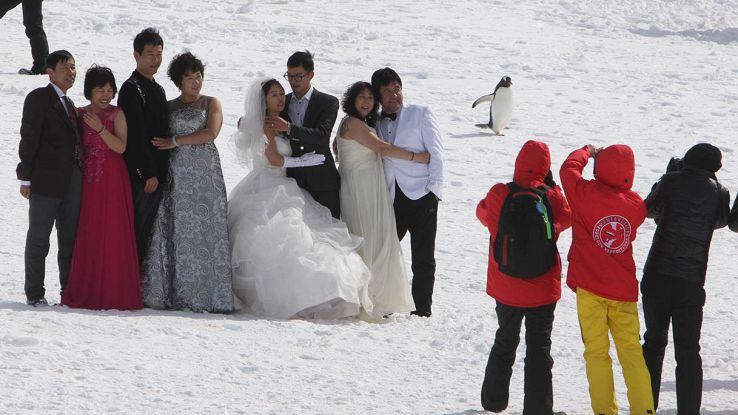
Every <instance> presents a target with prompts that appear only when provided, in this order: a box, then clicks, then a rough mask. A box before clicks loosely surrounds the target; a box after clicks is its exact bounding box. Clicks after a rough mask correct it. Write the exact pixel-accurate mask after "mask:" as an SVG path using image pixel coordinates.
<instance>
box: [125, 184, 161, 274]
mask: <svg viewBox="0 0 738 415" xmlns="http://www.w3.org/2000/svg"><path fill="white" fill-rule="evenodd" d="M162 191H163V190H162V183H159V187H157V188H156V190H155V191H153V192H152V193H145V192H144V183H138V182H134V183H131V192H132V193H133V224H134V230H135V232H136V247H137V251H138V263H139V264H141V263H143V260H144V256H145V255H146V251H148V250H149V240H150V239H151V229H152V227H153V226H154V220H155V219H156V213H157V212H158V211H159V203H160V202H161V194H162Z"/></svg>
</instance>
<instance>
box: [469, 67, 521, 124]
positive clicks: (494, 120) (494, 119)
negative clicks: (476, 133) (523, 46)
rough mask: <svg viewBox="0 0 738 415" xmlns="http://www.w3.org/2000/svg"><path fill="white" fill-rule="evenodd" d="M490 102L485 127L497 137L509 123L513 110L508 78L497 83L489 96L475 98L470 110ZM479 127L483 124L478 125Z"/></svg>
mask: <svg viewBox="0 0 738 415" xmlns="http://www.w3.org/2000/svg"><path fill="white" fill-rule="evenodd" d="M487 101H492V104H490V107H489V124H487V126H488V127H489V128H491V129H492V131H494V132H495V133H496V134H497V135H505V134H502V130H504V129H505V128H506V127H507V125H508V124H509V123H510V118H511V117H512V109H513V92H512V79H510V77H509V76H503V77H502V79H500V82H498V83H497V86H496V87H495V91H494V92H493V93H491V94H489V95H484V96H481V97H479V98H477V100H476V101H474V103H473V104H472V108H474V107H476V106H477V105H478V104H481V103H482V102H487ZM479 125H480V126H482V125H484V124H479Z"/></svg>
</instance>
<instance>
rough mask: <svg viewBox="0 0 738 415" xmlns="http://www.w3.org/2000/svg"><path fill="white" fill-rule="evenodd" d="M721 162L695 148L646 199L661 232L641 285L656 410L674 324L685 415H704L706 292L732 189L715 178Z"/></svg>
mask: <svg viewBox="0 0 738 415" xmlns="http://www.w3.org/2000/svg"><path fill="white" fill-rule="evenodd" d="M721 158H722V154H721V153H720V149H718V148H717V147H715V146H712V145H710V144H706V143H702V144H697V145H695V146H693V147H692V148H690V149H689V151H687V153H686V154H685V155H684V158H682V159H681V160H680V159H677V158H673V159H671V161H670V162H669V167H667V171H666V174H664V175H663V176H662V177H661V179H660V180H659V181H658V182H657V183H656V184H654V186H653V188H652V189H651V193H650V194H649V195H648V197H647V198H646V206H647V207H648V217H650V218H653V219H654V220H655V221H656V224H657V227H656V232H655V233H654V236H653V243H652V245H651V250H650V251H649V253H648V259H647V260H646V265H645V266H644V268H643V279H642V281H641V293H642V295H643V315H644V320H645V322H646V333H645V334H644V340H645V341H644V343H643V356H644V358H645V360H646V365H647V366H648V370H649V372H650V374H651V388H652V390H653V397H654V407H658V402H659V389H660V387H661V368H662V365H663V361H664V352H665V349H666V344H667V342H668V334H669V320H671V325H672V329H673V331H674V334H673V337H674V355H675V357H676V361H677V367H676V392H677V410H678V411H679V414H680V415H687V414H695V415H698V414H699V413H700V405H701V403H702V358H701V357H700V353H699V352H700V331H701V329H702V308H703V306H704V305H705V290H704V288H703V287H704V285H705V274H706V272H707V259H708V254H709V250H710V242H711V240H712V234H713V231H714V230H715V229H718V228H722V227H724V226H725V225H726V224H727V222H728V213H729V212H728V210H729V207H730V206H729V204H730V196H729V194H728V190H727V189H725V188H724V187H723V186H722V185H721V184H720V183H718V181H717V177H716V176H715V173H716V172H717V171H718V170H719V169H720V167H721Z"/></svg>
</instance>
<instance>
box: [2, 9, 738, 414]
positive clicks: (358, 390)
mask: <svg viewBox="0 0 738 415" xmlns="http://www.w3.org/2000/svg"><path fill="white" fill-rule="evenodd" d="M105 3H108V2H104V3H103V4H102V5H101V4H100V3H99V2H87V1H81V0H69V1H64V2H62V1H46V2H44V9H45V27H46V32H47V34H48V36H49V43H50V48H51V49H52V50H54V49H68V50H69V51H71V52H72V53H73V54H74V56H75V58H76V61H77V67H78V70H79V75H78V78H77V84H76V85H75V87H74V88H73V89H72V90H71V91H70V95H71V96H72V97H73V98H74V99H75V101H76V102H77V103H78V104H83V103H84V102H85V100H84V98H83V96H82V84H83V72H84V70H85V69H86V68H87V67H89V66H90V65H91V64H93V63H98V64H104V65H108V66H110V67H111V68H112V69H113V70H114V71H115V73H116V75H117V77H118V81H119V82H122V81H123V80H125V78H127V77H128V75H129V74H130V72H131V71H132V70H133V67H134V61H133V58H132V56H131V55H132V39H133V36H134V35H135V34H136V33H138V32H139V31H140V30H141V29H143V28H144V27H147V26H155V27H158V28H159V29H160V30H161V33H162V36H163V37H164V40H165V49H164V55H165V58H164V59H165V64H164V65H163V66H162V70H161V71H160V74H159V76H158V77H157V79H158V81H159V82H160V83H161V84H162V85H163V86H164V87H165V89H166V90H167V94H168V96H169V97H175V96H176V94H177V91H176V88H175V87H174V85H173V84H172V83H171V82H170V81H169V80H167V79H166V77H165V75H164V72H165V67H166V65H167V63H168V61H169V60H170V59H171V57H172V56H173V55H174V54H175V53H177V52H180V51H182V50H183V49H189V50H191V51H192V52H193V53H195V54H196V55H198V56H199V57H201V58H202V59H203V61H204V62H205V63H206V64H207V69H206V74H205V75H206V76H205V87H204V92H205V93H206V94H209V95H214V96H217V97H219V98H220V99H221V100H222V102H223V107H224V111H225V126H224V128H223V130H222V132H221V136H220V138H219V139H218V140H217V144H218V146H219V147H220V150H221V158H222V161H223V171H224V174H225V176H226V183H227V185H228V187H229V189H230V188H232V187H233V186H234V185H235V184H236V183H237V182H238V180H239V179H240V178H241V177H243V176H244V175H245V174H246V171H245V170H244V169H243V168H242V167H240V166H239V165H238V164H237V162H236V159H235V156H234V154H233V153H232V152H231V150H230V149H229V146H228V137H229V136H230V134H231V133H232V132H233V130H234V128H235V121H236V119H237V118H238V116H239V114H240V112H241V108H242V105H243V102H242V101H243V92H244V90H245V88H246V86H247V85H248V84H249V82H250V81H251V80H252V79H253V78H254V77H256V76H264V75H270V76H275V77H279V76H280V75H281V74H282V73H284V70H285V62H286V59H287V57H288V56H289V55H290V54H291V53H292V52H293V51H295V50H299V49H305V48H307V49H309V50H311V51H312V52H314V53H315V59H316V76H315V79H314V85H315V86H316V87H317V88H318V89H321V90H323V91H326V92H329V93H332V94H334V95H337V96H340V95H341V94H342V92H343V90H344V89H345V87H346V86H347V85H348V84H350V83H352V82H354V81H356V80H360V79H364V80H368V79H369V77H370V75H371V73H372V72H373V71H374V70H375V69H377V68H380V67H383V66H392V67H393V68H395V69H396V70H397V71H398V72H399V73H400V75H401V76H402V77H403V83H404V91H405V100H406V102H418V103H426V104H429V105H430V106H431V107H432V108H433V110H434V112H435V114H436V116H437V118H438V120H439V122H440V125H441V127H442V129H443V131H444V133H445V137H444V138H445V147H446V184H445V189H444V201H443V203H442V205H441V207H440V210H439V229H438V239H437V263H438V270H437V283H436V294H435V297H434V298H435V304H434V315H433V317H432V318H431V319H421V318H411V317H409V316H395V317H392V318H391V319H390V321H388V322H387V323H386V324H380V325H377V324H368V323H364V322H361V321H355V320H348V321H337V322H309V321H275V320H265V319H259V318H255V317H253V316H251V315H248V314H235V315H229V316H223V315H207V314H192V313H187V312H159V311H152V310H143V311H138V312H117V311H109V312H94V311H85V310H72V309H67V308H63V307H50V308H45V309H32V308H30V307H27V306H26V305H25V304H24V299H25V298H24V295H23V245H24V240H25V232H26V229H27V219H26V217H27V216H26V215H27V204H26V201H25V200H24V199H22V198H21V197H20V195H19V194H18V182H17V180H15V174H14V170H15V166H16V163H17V162H18V156H17V148H18V146H17V144H18V140H19V136H18V128H19V125H20V118H21V109H22V104H23V99H24V97H25V95H26V94H27V93H28V92H29V91H30V90H31V89H33V88H36V87H39V86H43V85H45V84H46V82H47V79H46V77H45V76H36V77H26V76H18V75H14V73H15V72H16V71H17V70H18V68H19V67H21V66H25V67H29V66H30V51H29V47H28V42H27V39H26V38H25V36H24V34H23V26H22V15H21V10H20V7H18V8H17V9H16V10H13V11H11V12H10V13H8V14H7V15H6V17H5V18H4V19H3V20H2V21H1V25H2V26H1V27H2V29H1V32H0V33H1V36H0V37H1V38H2V39H3V40H2V41H1V42H0V52H2V57H3V59H2V62H0V102H2V104H0V109H1V110H2V114H3V116H2V119H0V170H2V171H3V172H5V174H3V176H2V177H4V179H1V180H0V192H1V193H2V194H4V195H6V196H5V197H4V198H2V199H0V212H2V213H1V215H2V216H1V217H2V220H0V235H2V237H1V238H0V413H7V414H13V413H70V414H76V413H136V414H139V413H140V414H144V413H147V414H148V413H243V414H254V413H259V414H261V413H273V414H292V413H305V414H318V413H320V414H328V413H330V414H363V413H367V414H475V413H482V409H481V405H480V403H479V390H480V386H481V382H482V379H483V373H484V366H485V364H486V360H487V355H488V353H489V348H490V346H491V344H492V341H493V337H494V330H495V328H496V321H495V316H494V308H493V307H494V302H493V301H492V300H491V299H490V298H489V297H487V295H486V294H485V293H484V287H485V278H486V264H487V256H486V254H487V241H488V234H487V231H486V230H485V229H484V228H483V227H482V226H481V225H479V223H478V222H477V220H476V218H475V216H474V208H475V206H476V203H477V202H478V201H479V200H480V199H481V198H482V197H483V196H484V195H485V193H486V191H487V190H488V188H489V187H490V186H491V185H492V184H493V183H495V182H497V181H508V180H509V179H510V177H511V175H512V171H513V163H514V158H515V155H516V154H517V151H518V149H519V148H520V146H521V145H522V143H524V142H525V141H526V140H528V139H530V138H537V139H539V140H543V141H545V142H547V143H548V144H549V146H550V148H551V152H552V158H553V161H554V170H555V171H558V168H559V166H560V163H561V161H562V160H563V158H564V157H565V156H566V155H567V154H568V153H569V152H570V151H571V150H573V149H574V148H575V147H579V146H581V145H584V144H587V143H592V144H595V145H598V146H599V145H608V144H613V143H627V144H629V145H631V146H632V147H633V148H634V150H635V153H636V162H637V171H636V183H635V190H637V191H638V192H640V193H641V194H642V195H643V196H645V195H646V194H647V193H648V191H649V189H650V187H651V185H652V183H653V182H654V181H656V180H657V179H658V178H659V176H660V174H661V173H662V172H663V170H664V168H665V167H666V163H667V161H668V160H669V157H670V156H673V155H682V154H683V153H684V152H685V151H686V149H688V148H689V147H690V146H691V145H693V144H695V143H697V142H700V141H708V142H711V143H713V144H715V145H718V146H719V147H720V148H721V149H722V150H723V154H724V159H723V166H724V167H723V169H722V170H721V171H720V172H719V174H718V177H719V178H720V179H721V181H722V183H724V184H725V185H726V186H727V187H728V188H729V189H730V190H731V193H733V194H735V193H736V191H738V160H736V154H735V152H734V148H735V147H734V143H735V139H736V137H735V134H736V125H737V124H738V116H737V115H736V109H735V102H736V101H738V82H736V80H737V79H738V1H736V0H674V1H656V0H653V1H641V0H621V1H619V2H610V1H589V2H582V1H576V0H558V1H546V0H519V1H517V2H506V1H501V0H492V1H483V0H468V1H466V2H458V4H457V3H456V2H446V1H438V0H435V1H424V2H391V1H386V0H381V1H375V2H358V1H316V0H304V1H294V2H292V1H283V0H273V1H259V2H257V1H236V0H223V1H218V2H197V1H188V0H178V1H166V0H153V1H144V0H131V1H126V2H109V3H108V4H107V5H105ZM503 75H509V76H511V77H512V79H513V82H514V87H513V88H514V90H515V94H516V100H517V103H516V107H515V110H514V113H513V120H512V123H511V129H510V130H508V131H507V136H505V137H495V136H493V135H492V133H491V132H490V131H489V130H483V129H480V128H478V127H476V126H475V124H476V123H483V122H486V121H487V117H488V115H487V108H486V107H485V106H482V107H478V108H476V109H474V110H472V109H471V103H472V102H473V101H474V99H476V98H477V97H478V96H481V95H483V94H487V93H490V92H492V89H493V88H494V85H495V84H496V83H497V81H498V80H499V79H500V77H501V76H503ZM285 84H286V83H285ZM556 176H557V177H558V175H556ZM654 229H655V226H654V224H653V223H652V222H650V221H649V222H648V223H646V224H645V225H644V226H643V227H642V228H641V231H640V233H639V237H638V239H637V241H636V242H635V252H636V262H637V264H638V266H639V272H640V267H642V265H643V263H644V260H645V257H646V254H647V252H648V248H649V246H650V240H651V237H652V235H653V231H654ZM570 241H571V234H570V232H568V231H567V232H566V233H564V234H563V235H562V238H561V240H560V248H561V251H562V256H564V257H565V253H566V252H567V250H568V245H569V243H570ZM737 246H738V235H736V234H732V233H731V232H729V231H728V230H720V231H718V232H717V233H716V234H715V238H714V240H713V248H712V257H711V262H710V266H709V270H708V276H707V287H706V288H707V295H708V297H707V304H706V306H705V320H704V325H703V330H702V334H703V336H702V346H703V349H702V358H703V366H704V371H705V373H704V379H705V382H704V394H703V413H704V414H720V415H727V414H738V342H736V341H735V337H736V330H737V328H738V324H737V323H736V320H738V311H737V310H736V304H738V299H737V297H738V291H737V290H736V289H735V287H736V285H738V276H736V274H737V272H736V265H735V260H734V258H732V255H733V254H734V252H735V250H736V247H737ZM404 247H405V250H406V251H407V250H408V249H409V246H408V245H407V243H405V244H404ZM55 253H56V247H55V246H54V245H52V249H51V253H50V256H49V260H48V261H47V289H48V295H47V297H48V298H49V300H50V301H53V302H58V300H59V296H58V281H56V280H57V278H56V272H57V269H56V265H55V260H54V258H55ZM582 351H583V348H582V344H581V340H580V337H579V328H578V324H577V319H576V310H575V302H574V295H573V293H572V292H571V291H569V290H568V289H565V290H564V293H563V296H562V299H561V301H560V303H559V305H558V307H557V310H556V322H555V325H554V334H553V355H554V359H555V366H554V399H555V407H556V408H557V409H558V410H565V411H567V412H568V413H569V414H586V413H589V411H590V410H589V396H588V393H587V381H586V377H585V371H584V360H583V358H582ZM523 352H524V346H523V345H521V347H520V349H519V352H518V356H519V359H518V361H517V363H516V366H515V373H514V375H513V380H512V385H511V402H510V407H509V409H508V410H507V411H506V413H510V414H514V413H520V412H521V410H522V401H523V399H522V368H523V366H522V355H523ZM667 354H668V355H667V359H666V363H665V367H664V379H663V384H662V394H661V405H660V410H659V413H660V414H675V413H676V399H675V384H674V363H673V349H671V348H669V349H668V350H667ZM613 356H614V351H613ZM616 379H617V383H616V387H617V389H618V402H619V403H620V405H621V407H622V408H623V412H627V400H626V398H625V388H624V384H623V382H622V380H621V376H620V372H619V371H618V372H616Z"/></svg>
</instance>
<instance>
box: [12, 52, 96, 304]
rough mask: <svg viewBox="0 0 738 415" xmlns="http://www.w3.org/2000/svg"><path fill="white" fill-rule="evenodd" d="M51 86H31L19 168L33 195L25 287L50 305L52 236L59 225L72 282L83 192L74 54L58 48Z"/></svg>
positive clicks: (33, 299) (62, 267) (64, 275)
mask: <svg viewBox="0 0 738 415" xmlns="http://www.w3.org/2000/svg"><path fill="white" fill-rule="evenodd" d="M45 65H46V73H47V74H48V75H49V85H48V86H46V87H44V88H37V89H34V90H33V91H31V92H30V93H29V94H28V96H26V100H25V102H24V103H23V119H22V120H21V128H20V136H21V139H20V145H19V148H18V155H19V156H20V163H18V167H17V168H16V174H17V176H18V180H20V194H21V195H22V196H23V197H25V198H26V199H28V201H29V204H28V233H27V234H26V246H25V253H24V260H25V277H26V278H25V286H24V289H25V292H26V302H27V304H28V305H31V306H34V307H39V306H46V305H48V302H47V301H46V297H45V295H46V289H45V288H44V274H45V272H46V265H45V264H46V255H48V253H49V236H50V235H51V230H52V228H53V227H54V225H56V234H57V240H58V248H59V253H58V255H57V261H58V264H59V285H60V286H61V289H62V291H63V290H64V288H65V287H66V285H67V280H68V278H69V267H70V266H71V264H72V251H73V250H74V241H75V238H76V235H77V222H78V220H79V209H80V197H81V194H82V159H83V158H82V146H81V143H80V135H79V130H80V129H81V128H82V127H80V125H79V116H78V114H77V108H75V106H74V103H73V102H72V100H71V99H69V97H68V96H67V91H69V89H70V88H71V87H72V86H73V85H74V81H75V80H76V79H77V67H76V64H75V61H74V57H72V54H71V53H69V52H67V51H66V50H57V51H55V52H52V53H51V54H49V56H48V58H47V59H46V63H45Z"/></svg>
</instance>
